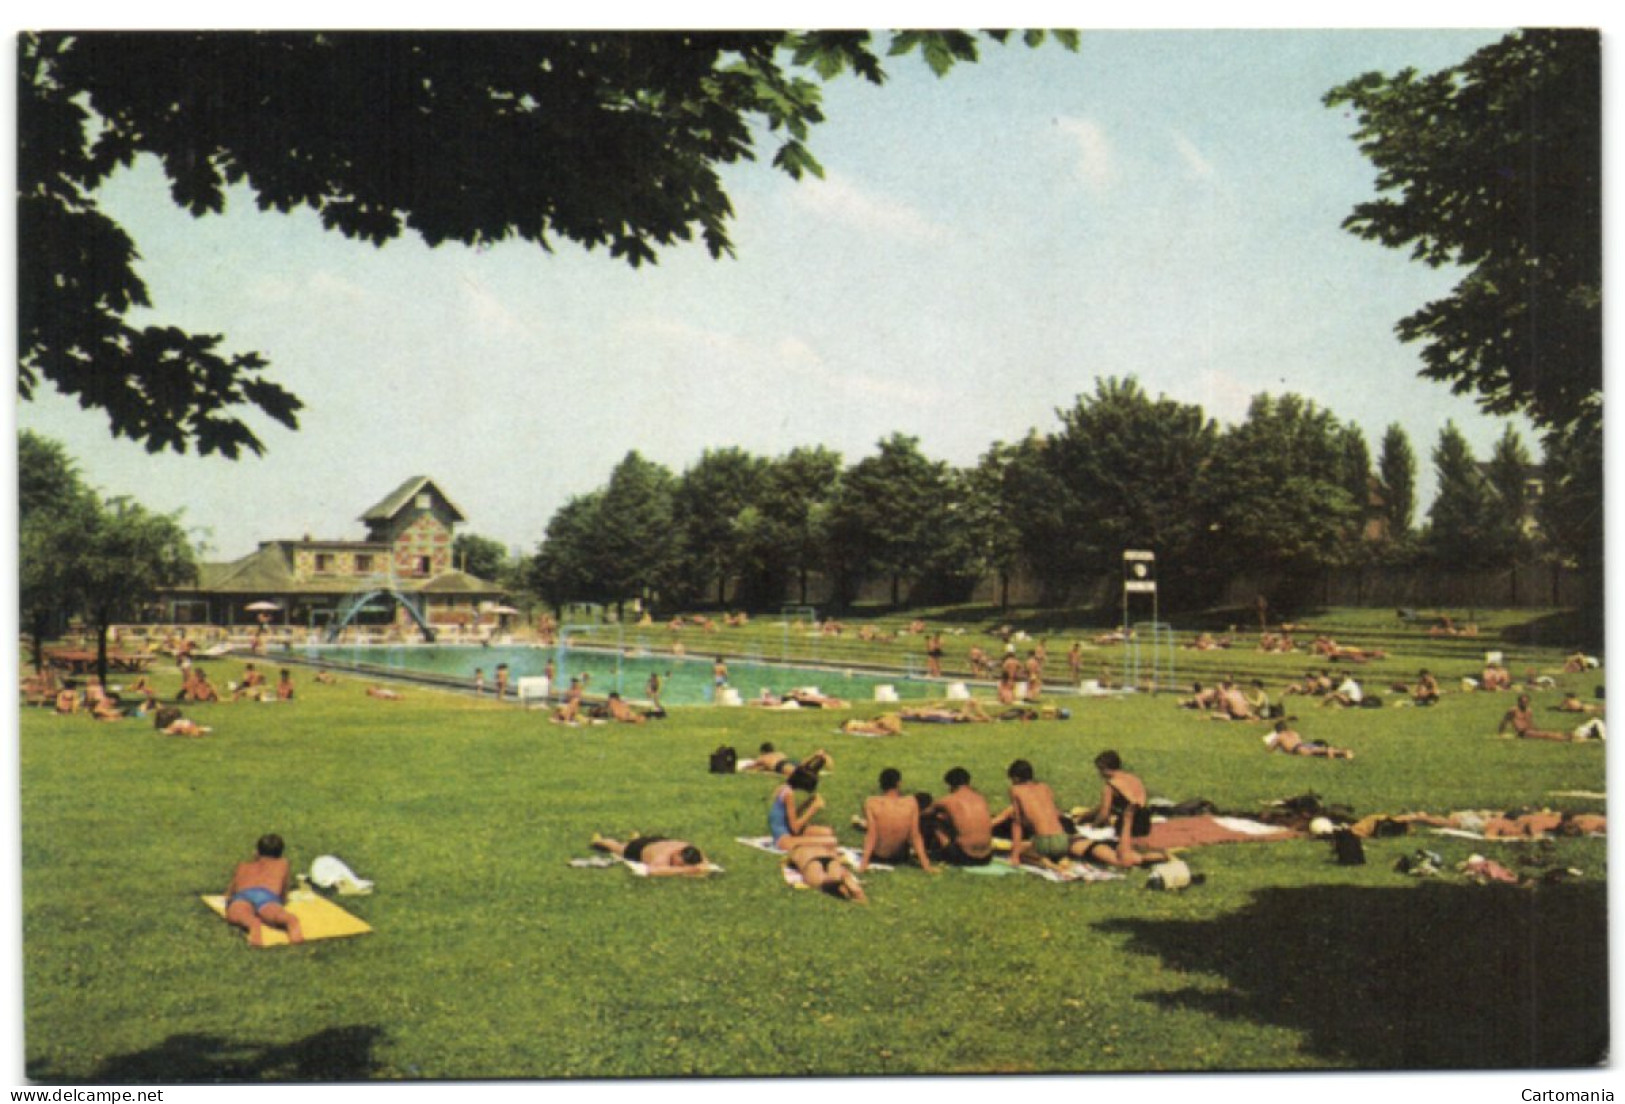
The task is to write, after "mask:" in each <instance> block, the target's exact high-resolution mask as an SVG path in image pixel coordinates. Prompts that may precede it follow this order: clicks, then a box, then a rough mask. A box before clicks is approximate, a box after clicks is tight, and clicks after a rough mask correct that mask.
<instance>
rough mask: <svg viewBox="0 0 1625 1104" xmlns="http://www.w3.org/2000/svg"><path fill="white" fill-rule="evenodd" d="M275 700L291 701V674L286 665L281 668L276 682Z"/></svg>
mask: <svg viewBox="0 0 1625 1104" xmlns="http://www.w3.org/2000/svg"><path fill="white" fill-rule="evenodd" d="M276 700H277V701H293V675H292V673H290V672H289V671H288V669H287V668H286V667H284V668H282V676H281V677H280V678H279V679H277V684H276Z"/></svg>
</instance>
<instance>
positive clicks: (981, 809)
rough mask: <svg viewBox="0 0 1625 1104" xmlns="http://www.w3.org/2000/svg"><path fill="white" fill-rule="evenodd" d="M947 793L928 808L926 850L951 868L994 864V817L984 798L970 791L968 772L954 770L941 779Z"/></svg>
mask: <svg viewBox="0 0 1625 1104" xmlns="http://www.w3.org/2000/svg"><path fill="white" fill-rule="evenodd" d="M942 781H943V782H944V783H945V784H946V785H947V786H948V794H947V796H945V797H939V798H938V799H937V800H935V801H933V802H932V803H931V804H930V805H929V806H927V808H926V810H925V813H924V814H923V817H924V820H925V822H926V823H928V824H929V825H930V826H931V836H930V838H928V839H927V840H926V847H927V849H928V850H930V852H931V857H932V858H934V859H938V860H939V861H941V862H945V863H948V864H949V865H951V866H986V865H987V864H988V863H990V862H992V861H993V816H992V814H991V813H990V812H989V811H988V807H987V798H985V797H983V796H982V795H981V794H979V793H977V792H976V791H975V790H973V789H972V788H971V784H970V772H969V771H967V770H966V769H965V768H964V767H954V768H953V769H951V770H950V771H948V773H947V774H945V775H943V776H942Z"/></svg>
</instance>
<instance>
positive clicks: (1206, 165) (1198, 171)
mask: <svg viewBox="0 0 1625 1104" xmlns="http://www.w3.org/2000/svg"><path fill="white" fill-rule="evenodd" d="M1174 149H1176V150H1178V151H1179V156H1180V158H1181V159H1182V160H1183V161H1184V162H1185V167H1186V168H1188V169H1190V171H1191V174H1192V175H1193V176H1196V177H1198V178H1200V179H1202V180H1208V179H1211V178H1212V176H1213V172H1214V170H1213V162H1211V161H1209V160H1208V159H1207V158H1206V157H1204V156H1203V155H1202V151H1201V150H1199V149H1197V148H1196V143H1194V142H1192V141H1191V140H1190V139H1189V138H1187V137H1185V136H1184V135H1183V134H1180V133H1179V132H1178V131H1175V132H1174Z"/></svg>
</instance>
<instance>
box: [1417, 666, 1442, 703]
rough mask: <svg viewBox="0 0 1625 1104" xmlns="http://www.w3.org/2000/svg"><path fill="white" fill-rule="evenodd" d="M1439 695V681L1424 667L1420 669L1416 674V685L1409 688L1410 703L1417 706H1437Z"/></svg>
mask: <svg viewBox="0 0 1625 1104" xmlns="http://www.w3.org/2000/svg"><path fill="white" fill-rule="evenodd" d="M1439 693H1440V691H1439V680H1438V679H1436V678H1434V677H1433V673H1432V672H1431V671H1429V670H1428V669H1427V668H1426V667H1424V668H1422V670H1421V671H1420V672H1418V673H1417V676H1416V685H1415V686H1414V687H1412V688H1411V701H1413V702H1415V703H1416V704H1417V705H1437V704H1438V703H1439Z"/></svg>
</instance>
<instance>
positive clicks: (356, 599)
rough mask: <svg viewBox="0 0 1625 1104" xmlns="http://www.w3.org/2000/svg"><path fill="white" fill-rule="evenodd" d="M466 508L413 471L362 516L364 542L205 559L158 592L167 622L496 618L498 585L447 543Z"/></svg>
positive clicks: (441, 625)
mask: <svg viewBox="0 0 1625 1104" xmlns="http://www.w3.org/2000/svg"><path fill="white" fill-rule="evenodd" d="M463 520H464V517H463V512H462V511H461V510H459V509H458V508H457V506H456V504H455V503H453V502H452V501H451V499H450V498H448V497H447V496H446V494H445V492H444V491H442V490H441V489H440V488H439V487H438V486H436V485H435V483H434V481H433V480H432V479H430V478H428V477H427V476H421V475H420V476H413V477H412V478H411V479H408V480H407V481H406V482H404V483H402V484H401V485H400V486H399V487H397V488H396V489H395V490H394V491H392V492H391V493H390V494H389V495H387V496H385V497H384V499H383V500H382V501H380V502H379V503H378V504H377V505H376V506H374V507H372V509H370V510H368V511H367V512H366V513H364V514H362V515H361V521H362V522H363V523H364V524H365V525H366V527H367V535H366V538H365V539H363V540H316V539H314V538H312V537H309V536H306V537H304V538H302V539H300V540H268V541H261V542H260V545H259V547H258V548H257V549H255V550H254V551H253V552H251V553H249V554H248V555H247V556H244V557H242V558H241V559H238V560H233V561H231V562H229V563H207V564H204V565H203V567H202V571H201V574H200V577H199V579H198V583H197V585H196V586H194V587H183V588H177V589H175V590H171V591H167V592H165V593H164V594H163V595H162V596H161V599H160V605H161V609H160V611H159V616H160V617H161V618H162V619H163V620H165V621H168V622H170V623H173V624H180V625H187V624H210V625H223V626H228V627H229V626H236V625H247V626H254V625H261V624H270V625H273V626H284V625H286V626H297V627H302V628H307V629H316V630H325V631H336V630H337V629H340V628H344V627H347V626H356V627H362V628H383V629H386V630H399V631H401V632H409V631H414V630H416V631H422V632H424V633H425V634H426V635H432V634H433V633H434V632H436V631H439V630H444V629H473V628H477V627H479V626H481V625H492V624H494V623H496V621H497V620H498V619H499V618H498V617H497V616H496V615H495V614H493V612H492V611H493V610H494V609H501V608H505V607H501V605H500V603H501V600H502V597H503V592H502V588H501V587H499V586H498V585H497V584H495V583H493V582H490V581H488V580H485V579H480V578H478V577H476V576H473V575H470V574H468V573H467V572H464V571H460V570H458V568H457V566H456V565H455V564H454V563H453V557H452V542H453V540H454V536H455V532H456V527H457V525H458V524H460V523H461V522H462V521H463Z"/></svg>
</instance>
